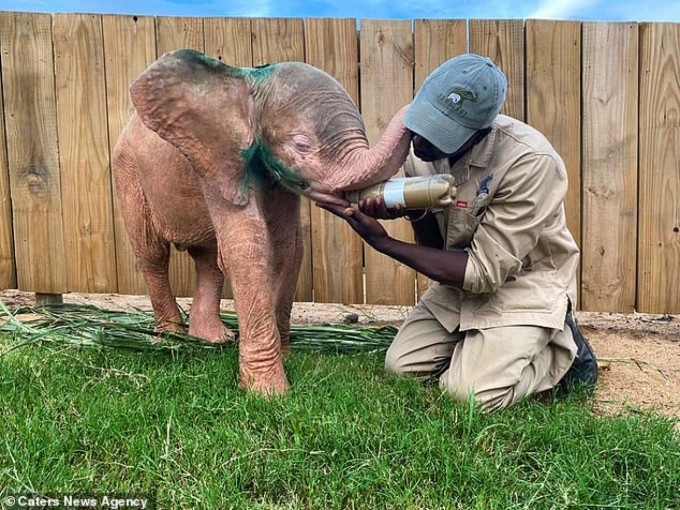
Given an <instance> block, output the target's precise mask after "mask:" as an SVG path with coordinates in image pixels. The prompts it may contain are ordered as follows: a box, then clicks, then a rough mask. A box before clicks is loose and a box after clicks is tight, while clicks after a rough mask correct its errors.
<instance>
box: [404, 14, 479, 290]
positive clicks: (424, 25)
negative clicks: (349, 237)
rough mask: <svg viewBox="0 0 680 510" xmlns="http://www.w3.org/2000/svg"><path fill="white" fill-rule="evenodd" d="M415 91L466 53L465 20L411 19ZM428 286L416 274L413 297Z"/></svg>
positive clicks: (425, 278)
mask: <svg viewBox="0 0 680 510" xmlns="http://www.w3.org/2000/svg"><path fill="white" fill-rule="evenodd" d="M413 35H414V40H415V88H416V90H418V89H419V88H420V86H421V85H422V83H423V81H424V80H425V78H427V76H428V75H429V74H430V73H431V72H432V71H434V70H435V69H436V68H437V67H438V66H439V65H440V64H442V63H444V62H445V61H446V60H448V59H450V58H452V57H455V56H456V55H461V54H463V53H465V52H467V24H466V22H465V20H425V19H418V20H415V24H414V34H413ZM431 283H432V280H430V279H429V278H428V277H426V276H424V275H422V274H420V273H418V278H417V289H418V290H417V293H418V294H417V295H418V298H420V297H421V296H422V295H423V294H424V293H425V291H426V290H427V288H428V287H429V286H430V284H431Z"/></svg>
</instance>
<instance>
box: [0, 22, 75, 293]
mask: <svg viewBox="0 0 680 510" xmlns="http://www.w3.org/2000/svg"><path fill="white" fill-rule="evenodd" d="M0 51H1V52H2V87H3V98H4V107H5V128H6V138H7V159H8V166H9V174H10V188H11V196H12V210H13V222H14V247H15V252H16V271H17V284H18V286H19V288H20V289H21V290H24V291H31V292H41V293H46V294H59V293H62V292H66V291H68V286H67V279H66V264H67V260H66V256H65V250H64V238H63V229H62V200H61V178H60V174H59V159H58V149H57V107H56V100H55V89H54V60H53V45H52V17H51V16H50V15H47V14H30V13H14V12H2V13H0Z"/></svg>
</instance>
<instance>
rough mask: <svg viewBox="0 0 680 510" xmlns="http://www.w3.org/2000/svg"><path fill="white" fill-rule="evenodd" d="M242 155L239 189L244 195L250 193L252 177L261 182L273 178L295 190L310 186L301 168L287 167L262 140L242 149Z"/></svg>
mask: <svg viewBox="0 0 680 510" xmlns="http://www.w3.org/2000/svg"><path fill="white" fill-rule="evenodd" d="M241 157H242V158H243V161H244V163H245V165H244V166H245V168H244V172H243V176H242V178H241V183H240V185H241V187H240V190H239V194H240V195H242V196H247V194H248V181H249V179H250V177H253V178H254V179H256V180H258V181H260V182H267V181H270V180H271V179H272V178H273V179H274V180H276V181H278V182H280V183H281V184H283V185H284V186H286V187H287V188H290V189H295V190H304V189H307V188H308V187H309V183H308V182H307V181H306V180H304V179H302V178H301V177H300V172H299V170H297V169H295V168H288V167H286V166H285V165H284V164H283V163H281V161H279V160H278V159H277V158H276V157H275V156H274V155H273V154H272V152H271V150H269V147H267V145H265V144H264V143H263V142H262V141H260V140H257V141H255V143H253V144H252V145H251V146H250V147H247V148H246V149H244V150H242V151H241Z"/></svg>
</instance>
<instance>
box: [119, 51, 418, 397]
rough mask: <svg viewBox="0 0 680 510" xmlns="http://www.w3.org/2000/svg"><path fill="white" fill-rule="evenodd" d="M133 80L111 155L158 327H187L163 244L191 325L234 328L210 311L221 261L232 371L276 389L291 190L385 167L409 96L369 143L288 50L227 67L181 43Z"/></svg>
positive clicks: (330, 190)
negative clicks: (191, 267)
mask: <svg viewBox="0 0 680 510" xmlns="http://www.w3.org/2000/svg"><path fill="white" fill-rule="evenodd" d="M130 92H131V96H132V102H133V104H134V106H135V110H136V111H135V113H134V114H133V116H132V119H131V120H130V122H129V124H128V125H127V127H126V128H125V130H124V131H123V133H122V135H121V137H120V139H119V140H118V143H117V145H116V149H115V151H114V155H113V161H112V168H113V175H114V179H115V186H116V192H117V194H118V197H119V201H120V204H121V207H122V213H123V218H124V220H125V225H126V228H127V231H128V234H129V237H130V242H131V244H132V248H133V250H134V253H135V256H136V257H137V260H138V263H139V265H140V268H141V270H142V271H143V273H144V278H145V280H146V284H147V287H148V292H149V296H150V298H151V303H152V305H153V310H154V314H155V318H156V323H157V328H158V329H159V330H164V331H178V330H183V328H184V326H183V325H182V320H181V316H180V313H179V309H178V307H177V304H176V301H175V297H174V295H173V294H172V291H171V289H170V283H169V280H168V260H169V254H170V245H171V244H174V245H175V246H176V247H177V248H178V249H180V250H183V249H186V250H187V251H188V253H189V255H191V257H192V258H193V259H194V262H195V266H196V274H197V282H198V285H197V288H196V292H195V294H194V298H193V304H192V307H191V318H190V325H189V333H190V334H192V335H195V336H199V337H202V338H204V339H205V340H207V341H209V342H222V341H225V340H226V339H228V338H230V337H233V334H232V333H231V332H230V331H229V330H227V329H226V328H225V326H224V325H223V324H222V322H221V321H220V313H219V312H220V309H219V304H220V296H221V293H222V286H223V283H224V274H226V275H228V277H229V279H230V281H231V285H232V290H233V295H234V300H235V303H236V312H237V315H238V321H239V330H240V342H239V359H240V385H241V386H243V387H245V388H248V389H252V390H254V391H257V392H261V393H264V394H275V393H284V392H285V391H286V390H287V388H288V381H287V379H286V374H285V372H284V368H283V363H282V351H283V352H286V351H287V349H288V335H289V330H290V313H291V307H292V303H293V297H294V293H295V286H296V282H297V277H298V273H299V270H300V263H301V258H302V236H301V233H300V218H299V208H300V195H304V196H307V197H309V198H311V199H313V200H324V201H329V200H330V201H333V200H337V197H338V196H339V194H340V193H341V192H344V191H347V190H353V189H360V188H363V187H365V186H368V185H371V184H374V183H377V182H380V181H382V180H385V179H387V178H389V177H391V176H392V175H393V174H395V173H396V172H397V170H398V169H399V167H400V166H401V164H402V163H403V161H404V159H405V158H406V155H407V153H408V148H409V142H410V139H409V132H408V130H407V129H406V128H405V127H404V125H403V124H402V122H401V117H402V115H403V113H404V112H405V109H406V107H405V108H403V109H402V110H401V111H400V112H398V113H397V114H396V115H395V117H394V118H393V119H392V121H391V122H390V124H389V126H388V127H387V129H386V131H385V133H384V135H383V137H382V138H381V140H380V141H379V142H378V143H377V144H376V145H375V146H373V147H371V148H369V144H368V141H367V139H366V133H365V128H364V124H363V121H362V119H361V116H360V114H359V112H358V110H357V108H356V106H355V105H354V104H353V102H352V100H351V98H350V97H349V95H348V94H347V92H346V91H345V90H344V89H343V88H342V86H341V85H340V84H339V83H338V82H337V81H336V80H334V79H333V78H332V77H331V76H329V75H328V74H326V73H324V72H323V71H321V70H319V69H316V68H314V67H312V66H309V65H307V64H303V63H299V62H286V63H282V64H274V65H267V66H262V67H257V68H239V67H232V66H229V65H226V64H223V63H221V62H219V61H217V60H214V59H211V58H210V57H208V56H206V55H204V54H202V53H199V52H196V51H192V50H180V51H175V52H171V53H168V54H166V55H164V56H163V57H161V58H160V59H158V60H157V61H156V62H154V63H153V64H152V65H151V66H149V67H148V68H147V69H146V70H145V71H144V72H143V73H142V74H141V76H139V78H137V79H136V80H135V81H134V82H133V83H132V85H131V87H130Z"/></svg>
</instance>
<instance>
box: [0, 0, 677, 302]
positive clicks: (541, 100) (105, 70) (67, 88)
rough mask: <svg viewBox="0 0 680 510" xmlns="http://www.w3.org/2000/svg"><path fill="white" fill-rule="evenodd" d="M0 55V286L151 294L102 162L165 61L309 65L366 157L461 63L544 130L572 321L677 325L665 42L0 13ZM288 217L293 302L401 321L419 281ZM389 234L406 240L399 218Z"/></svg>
mask: <svg viewBox="0 0 680 510" xmlns="http://www.w3.org/2000/svg"><path fill="white" fill-rule="evenodd" d="M358 27H359V28H358ZM0 45H1V54H0V60H1V63H2V68H1V75H0V78H1V80H2V107H1V108H0V139H1V140H2V143H1V144H0V197H1V198H2V201H1V202H0V288H19V289H22V290H27V291H35V292H41V293H64V292H69V291H79V292H95V293H98V292H118V293H122V294H143V293H145V292H146V289H145V286H144V283H143V281H142V278H141V274H140V273H139V271H138V270H137V269H136V267H135V261H134V257H133V256H132V253H131V250H130V246H129V244H128V241H127V236H126V235H125V231H124V227H123V223H122V220H121V216H120V214H119V210H118V204H117V202H116V198H115V196H114V193H112V181H111V172H110V166H109V157H110V154H111V152H112V148H113V146H114V145H115V142H116V139H117V137H118V135H119V133H120V132H121V130H122V128H123V126H124V125H125V123H126V121H127V120H128V118H129V115H130V112H131V102H130V99H129V96H128V85H129V84H130V82H131V81H132V80H133V79H134V78H135V77H136V76H137V75H138V74H139V73H140V72H142V70H143V69H144V68H145V67H146V66H148V65H149V64H150V63H151V62H152V61H153V60H155V59H156V58H157V57H158V56H160V55H162V54H163V53H165V52H167V51H170V50H173V49H178V48H194V49H197V50H201V51H205V52H206V53H207V54H209V55H211V56H213V57H215V58H219V59H221V60H223V61H225V62H229V63H231V64H234V65H239V66H251V65H259V64H264V63H267V62H277V61H286V60H296V61H305V62H308V63H310V64H312V65H315V66H317V67H319V68H321V69H324V70H326V71H327V72H329V73H330V74H332V75H333V76H335V77H336V78H337V79H338V80H339V81H340V82H341V83H342V84H343V86H344V87H345V88H346V89H347V90H348V92H349V94H350V95H351V96H352V97H353V98H354V100H355V101H356V103H357V104H358V105H359V106H360V109H361V111H362V114H363V117H364V120H365V122H366V126H367V129H368V134H369V139H370V141H371V142H375V141H376V140H377V139H378V138H379V136H380V134H381V133H382V131H383V129H384V128H385V126H386V124H387V122H388V121H389V119H390V118H391V116H392V114H393V113H395V112H396V111H397V109H399V108H400V107H401V106H403V105H405V104H407V103H408V102H410V100H411V99H412V96H413V92H414V90H415V89H417V88H418V86H419V85H420V84H421V83H422V81H423V79H424V78H425V76H427V74H428V73H429V72H430V71H431V70H432V69H434V68H435V67H436V66H437V65H439V64H440V63H441V62H442V61H444V60H446V59H447V58H450V57H452V56H454V55H457V54H460V53H464V52H466V51H470V52H474V53H479V54H482V55H486V56H489V57H491V58H492V59H493V60H494V61H495V62H497V63H498V64H499V65H500V67H501V68H502V69H503V71H504V72H505V73H506V75H507V77H508V81H509V89H508V99H507V104H506V106H505V110H504V111H505V113H507V114H509V115H511V116H514V117H516V118H519V119H523V120H525V121H526V122H528V123H529V124H531V125H533V126H535V127H537V128H538V129H539V130H541V131H543V132H544V133H545V134H546V136H547V137H548V138H549V139H550V140H551V142H552V143H553V144H554V145H555V147H556V148H557V150H558V151H559V152H560V153H561V155H562V156H563V158H564V160H565V162H566V165H567V168H568V171H569V176H570V191H569V195H568V197H567V204H566V207H567V213H568V221H569V225H570V228H571V230H572V232H573V234H574V236H575V238H576V239H577V240H578V242H579V244H580V246H581V250H582V259H581V274H580V281H579V283H580V300H581V301H580V306H581V308H582V309H584V310H603V311H616V312H631V311H633V310H638V311H642V312H650V313H680V233H679V230H680V25H678V24H670V23H668V24H666V23H634V22H632V23H601V22H579V21H542V20H526V21H523V20H415V21H410V20H373V19H370V20H360V22H359V23H357V20H355V19H300V18H277V19H264V18H253V19H249V18H187V17H161V16H158V17H145V16H118V15H91V14H56V15H50V14H36V13H20V12H3V13H0ZM303 205H304V207H303V224H304V230H305V236H306V251H305V261H304V266H303V270H302V274H301V276H300V280H299V283H298V294H297V299H298V300H300V301H312V300H314V301H317V302H344V303H363V302H366V303H383V304H404V305H411V304H413V303H414V301H415V299H416V296H417V295H418V294H419V293H421V292H422V289H423V288H424V287H425V286H426V285H427V282H426V281H425V279H423V278H419V277H418V276H417V275H416V274H415V273H414V271H412V270H410V269H408V268H406V267H404V266H402V265H400V264H398V263H396V262H394V261H393V260H391V259H389V258H387V257H384V256H382V255H380V254H378V253H377V252H375V251H373V250H372V249H370V248H366V247H364V246H362V243H361V241H360V240H359V238H358V237H357V236H356V235H355V234H354V233H353V232H351V231H350V230H349V229H348V227H347V226H346V225H345V224H344V222H342V221H340V220H338V219H337V218H334V217H332V216H331V215H329V214H328V213H326V212H325V211H322V210H320V209H319V208H317V207H311V206H310V204H309V202H305V203H304V204H303ZM387 228H388V229H389V231H390V232H391V233H392V234H393V235H395V236H398V237H400V238H405V239H409V238H411V232H410V228H409V226H408V225H407V224H406V223H405V222H403V221H401V220H399V221H395V222H389V225H388V226H387ZM171 272H172V281H173V285H174V288H175V289H176V291H177V292H178V294H180V295H191V293H192V292H193V285H194V280H193V269H192V265H191V263H190V259H189V258H188V257H187V256H185V255H184V254H178V253H173V257H172V262H171ZM225 296H228V290H226V291H225Z"/></svg>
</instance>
